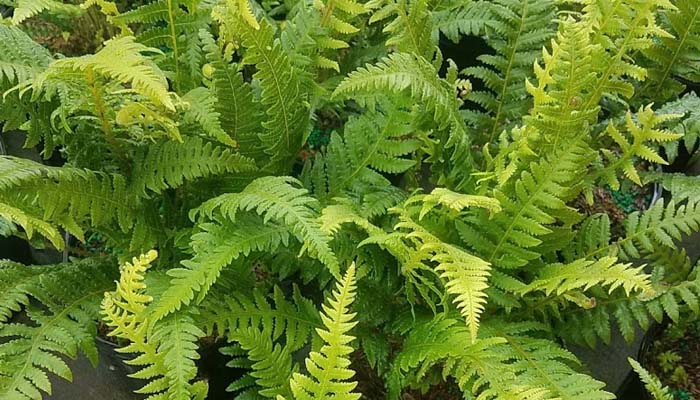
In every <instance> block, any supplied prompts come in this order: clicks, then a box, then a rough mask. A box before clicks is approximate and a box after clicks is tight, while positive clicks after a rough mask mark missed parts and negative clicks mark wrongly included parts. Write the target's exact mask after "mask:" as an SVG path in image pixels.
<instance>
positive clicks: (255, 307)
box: [198, 282, 322, 352]
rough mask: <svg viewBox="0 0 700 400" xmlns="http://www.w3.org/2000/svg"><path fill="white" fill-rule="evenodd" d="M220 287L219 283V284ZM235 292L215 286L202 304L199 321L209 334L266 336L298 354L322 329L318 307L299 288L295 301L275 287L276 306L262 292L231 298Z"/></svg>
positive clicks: (256, 291)
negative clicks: (315, 331) (236, 333)
mask: <svg viewBox="0 0 700 400" xmlns="http://www.w3.org/2000/svg"><path fill="white" fill-rule="evenodd" d="M217 285H218V282H217ZM230 293H231V290H229V289H227V288H226V287H225V286H224V287H217V286H214V287H213V288H212V293H210V295H208V296H207V298H206V299H205V300H204V301H203V302H202V303H201V304H202V307H201V308H202V310H201V313H200V315H199V316H198V320H199V321H200V322H201V324H203V325H204V326H205V327H206V331H207V332H215V331H216V332H218V333H219V334H220V335H233V334H235V332H244V333H245V332H250V331H255V332H258V331H259V332H264V333H265V334H266V335H269V337H270V339H271V340H272V341H278V340H280V339H283V340H284V343H285V348H286V349H287V350H288V351H290V352H294V351H297V350H299V349H300V348H302V347H303V346H304V345H306V343H307V342H308V341H309V338H310V337H311V336H312V334H313V332H314V329H315V328H319V327H321V326H322V322H321V319H320V318H319V316H318V312H317V310H316V306H315V305H314V304H313V302H311V300H309V299H307V298H305V297H303V296H302V295H301V293H300V291H299V288H297V287H295V288H294V291H293V294H292V299H291V300H287V299H286V298H285V295H284V293H283V292H282V290H281V289H280V288H278V287H275V288H274V290H273V293H272V299H271V300H272V303H273V304H274V305H272V304H271V302H270V299H268V298H267V297H266V296H265V293H263V292H262V291H260V290H255V291H253V293H252V295H250V296H246V295H242V294H241V295H231V294H230Z"/></svg>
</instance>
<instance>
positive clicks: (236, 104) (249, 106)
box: [199, 30, 264, 159]
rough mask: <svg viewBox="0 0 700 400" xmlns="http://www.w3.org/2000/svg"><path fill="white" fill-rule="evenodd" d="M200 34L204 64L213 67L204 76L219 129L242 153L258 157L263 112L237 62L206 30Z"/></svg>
mask: <svg viewBox="0 0 700 400" xmlns="http://www.w3.org/2000/svg"><path fill="white" fill-rule="evenodd" d="M199 36H200V37H201V39H202V44H203V49H204V51H205V55H206V59H207V61H208V64H207V65H208V66H209V67H211V69H212V71H211V72H208V73H207V75H210V77H209V78H210V79H211V83H210V87H211V89H212V91H213V92H214V94H215V99H216V103H215V110H216V112H217V113H218V114H219V123H220V124H221V128H222V129H223V130H224V132H226V134H227V135H229V136H230V137H231V138H233V140H235V141H236V142H237V144H238V146H239V149H240V151H241V153H242V154H245V155H247V156H249V157H254V158H256V159H258V158H260V157H262V156H263V155H264V153H263V151H262V144H261V143H260V139H259V138H258V136H257V134H258V133H259V131H260V129H261V125H260V124H261V123H262V120H263V119H262V116H263V115H262V112H261V110H260V103H258V102H255V101H254V100H253V88H252V87H251V85H250V84H248V83H247V82H244V80H243V75H242V74H241V71H239V65H237V64H231V63H229V60H228V59H227V58H226V57H225V56H224V53H223V52H222V50H221V49H220V48H219V46H218V45H217V43H216V42H215V41H214V39H213V37H212V36H211V34H210V33H209V32H208V31H205V30H202V31H200V32H199ZM205 68H207V67H205Z"/></svg>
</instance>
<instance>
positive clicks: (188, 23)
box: [110, 0, 209, 93]
mask: <svg viewBox="0 0 700 400" xmlns="http://www.w3.org/2000/svg"><path fill="white" fill-rule="evenodd" d="M208 11H209V10H208V8H207V7H201V6H199V5H198V4H197V3H189V2H186V1H180V0H158V1H154V2H148V3H146V4H143V5H141V6H140V7H138V8H135V9H133V10H129V11H126V12H124V13H121V14H118V15H115V16H111V17H110V21H111V22H112V23H114V24H116V25H122V26H125V25H128V24H142V26H145V29H142V30H141V32H140V33H139V35H138V36H137V38H136V39H137V40H138V42H140V43H143V44H144V45H145V46H149V47H156V48H164V47H165V48H168V49H169V50H170V51H168V52H166V53H164V54H163V57H162V60H161V62H160V65H161V66H162V67H163V68H164V69H166V70H169V71H172V72H173V75H172V80H173V83H174V87H175V90H176V91H177V92H178V93H183V91H186V90H187V89H189V88H191V87H192V86H194V85H196V84H199V83H200V78H201V69H200V66H201V62H202V61H203V59H204V54H203V52H202V43H201V41H200V37H199V35H198V34H197V33H198V32H199V30H200V29H204V28H206V27H207V24H208V22H209V12H208Z"/></svg>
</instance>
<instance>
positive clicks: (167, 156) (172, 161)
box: [129, 137, 256, 194]
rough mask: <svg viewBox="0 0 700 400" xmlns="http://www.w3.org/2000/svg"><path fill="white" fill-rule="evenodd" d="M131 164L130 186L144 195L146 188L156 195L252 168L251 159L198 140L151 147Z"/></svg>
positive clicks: (185, 139) (136, 155)
mask: <svg viewBox="0 0 700 400" xmlns="http://www.w3.org/2000/svg"><path fill="white" fill-rule="evenodd" d="M133 165H134V167H133V170H132V171H133V177H134V178H133V181H132V182H130V183H129V184H130V187H131V189H133V190H135V191H137V192H142V193H144V194H145V190H146V189H148V190H151V191H153V192H155V193H160V192H162V191H163V190H164V189H167V188H176V187H179V186H181V185H182V184H183V183H184V182H186V181H192V180H194V179H197V178H203V177H207V176H213V175H221V174H224V173H241V172H251V171H254V170H255V169H256V167H255V163H254V162H253V160H251V159H249V158H246V157H243V156H241V155H240V154H238V153H236V152H234V151H233V150H232V149H230V148H226V147H222V146H216V145H214V144H212V143H211V142H208V141H205V140H203V139H200V138H198V137H185V138H183V141H182V142H176V141H166V142H160V143H156V144H151V145H149V146H147V147H145V148H143V149H140V151H138V152H137V153H136V154H135V155H134V160H133Z"/></svg>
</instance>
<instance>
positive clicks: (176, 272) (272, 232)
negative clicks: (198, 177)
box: [151, 216, 289, 321]
mask: <svg viewBox="0 0 700 400" xmlns="http://www.w3.org/2000/svg"><path fill="white" fill-rule="evenodd" d="M198 228H199V229H200V230H201V231H200V232H197V233H195V234H194V235H193V236H192V244H191V246H192V248H193V249H194V251H195V256H194V257H193V258H192V259H191V260H185V261H183V262H182V265H183V267H179V268H173V269H171V270H169V271H168V275H169V276H170V277H171V280H170V285H169V286H168V288H167V289H166V290H165V291H164V292H163V294H162V295H161V296H160V298H159V299H158V301H157V302H156V303H155V304H154V306H153V307H152V308H153V309H152V316H151V318H152V319H153V320H154V321H157V320H159V319H161V318H163V317H165V316H166V315H168V314H170V313H173V312H175V311H177V310H180V308H181V307H182V306H184V305H187V304H190V303H191V302H192V300H193V299H194V298H195V295H197V299H198V301H201V300H202V299H203V298H204V297H205V296H206V294H207V292H208V291H209V288H210V287H211V285H213V284H214V282H215V281H216V279H217V278H218V277H219V274H220V273H221V270H222V269H223V268H224V267H226V266H227V265H229V264H230V263H231V262H233V261H234V260H236V259H237V258H239V257H241V256H247V255H248V254H250V253H251V252H254V251H263V250H266V251H274V250H275V249H276V248H277V247H278V246H279V245H280V244H282V245H286V244H287V243H288V241H289V231H288V228H287V227H285V226H283V225H278V224H273V223H263V222H262V221H260V219H259V218H252V217H251V216H241V217H238V218H236V220H235V222H234V221H232V220H228V219H225V218H221V219H215V220H214V222H211V223H200V224H199V225H198Z"/></svg>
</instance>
